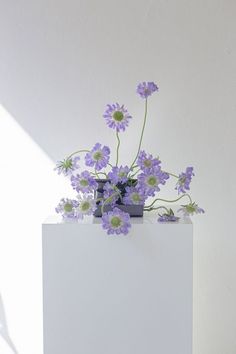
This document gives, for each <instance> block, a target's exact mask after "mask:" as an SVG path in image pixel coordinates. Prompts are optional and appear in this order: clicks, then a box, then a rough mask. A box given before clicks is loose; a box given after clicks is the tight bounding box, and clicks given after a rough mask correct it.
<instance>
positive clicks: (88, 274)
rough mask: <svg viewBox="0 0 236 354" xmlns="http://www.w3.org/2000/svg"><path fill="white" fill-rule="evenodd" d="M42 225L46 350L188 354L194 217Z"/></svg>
mask: <svg viewBox="0 0 236 354" xmlns="http://www.w3.org/2000/svg"><path fill="white" fill-rule="evenodd" d="M100 222H101V220H100V219H93V218H90V219H88V220H86V221H83V222H81V223H62V222H56V221H55V218H54V219H51V220H48V221H47V222H46V223H44V224H43V285H44V354H192V243H193V233H192V223H191V221H190V220H185V221H181V222H180V223H178V224H160V223H158V222H157V216H156V215H155V216H154V215H150V214H148V216H147V215H145V217H144V218H143V219H142V218H140V219H139V218H134V219H132V230H131V232H130V233H129V235H127V236H108V235H107V234H106V232H105V231H104V230H103V229H102V228H101V225H100Z"/></svg>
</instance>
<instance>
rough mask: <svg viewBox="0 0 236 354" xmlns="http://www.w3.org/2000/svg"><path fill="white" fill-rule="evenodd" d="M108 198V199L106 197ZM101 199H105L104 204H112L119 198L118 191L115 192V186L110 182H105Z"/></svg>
mask: <svg viewBox="0 0 236 354" xmlns="http://www.w3.org/2000/svg"><path fill="white" fill-rule="evenodd" d="M108 198H109V201H106V199H108ZM103 199H104V201H106V204H109V205H110V204H111V205H114V204H115V202H116V201H117V200H118V199H119V193H118V192H117V188H116V186H115V185H114V184H112V183H110V182H106V183H105V184H104V186H103Z"/></svg>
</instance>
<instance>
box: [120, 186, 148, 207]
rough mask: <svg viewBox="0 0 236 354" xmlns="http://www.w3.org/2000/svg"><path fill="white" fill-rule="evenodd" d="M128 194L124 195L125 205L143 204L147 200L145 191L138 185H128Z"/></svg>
mask: <svg viewBox="0 0 236 354" xmlns="http://www.w3.org/2000/svg"><path fill="white" fill-rule="evenodd" d="M125 190H126V194H125V196H124V197H123V203H124V204H125V205H129V204H135V205H141V204H144V202H145V199H146V197H145V193H144V191H143V190H142V189H141V188H137V187H126V188H125Z"/></svg>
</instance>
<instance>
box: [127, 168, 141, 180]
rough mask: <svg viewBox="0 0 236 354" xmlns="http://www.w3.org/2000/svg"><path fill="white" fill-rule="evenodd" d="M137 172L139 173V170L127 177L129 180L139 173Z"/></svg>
mask: <svg viewBox="0 0 236 354" xmlns="http://www.w3.org/2000/svg"><path fill="white" fill-rule="evenodd" d="M139 171H141V169H140V168H139V169H138V170H137V171H136V172H135V173H133V174H132V175H131V176H129V178H133V177H134V176H135V175H136V174H137V173H139Z"/></svg>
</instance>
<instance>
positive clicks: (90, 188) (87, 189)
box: [70, 171, 98, 193]
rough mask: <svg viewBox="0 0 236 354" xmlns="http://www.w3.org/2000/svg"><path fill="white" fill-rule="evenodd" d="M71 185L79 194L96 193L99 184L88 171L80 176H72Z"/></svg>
mask: <svg viewBox="0 0 236 354" xmlns="http://www.w3.org/2000/svg"><path fill="white" fill-rule="evenodd" d="M70 180H71V185H72V187H73V189H75V190H76V191H77V192H82V193H91V192H94V191H95V190H96V189H97V187H98V184H97V182H96V180H95V179H94V178H93V177H92V176H91V175H90V173H89V172H88V171H83V172H82V173H81V174H80V175H79V174H77V175H76V176H71V179H70Z"/></svg>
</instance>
